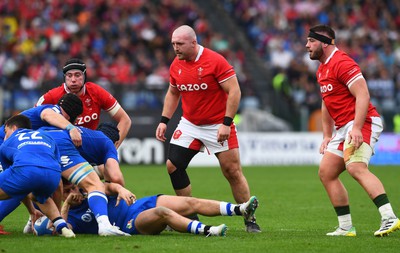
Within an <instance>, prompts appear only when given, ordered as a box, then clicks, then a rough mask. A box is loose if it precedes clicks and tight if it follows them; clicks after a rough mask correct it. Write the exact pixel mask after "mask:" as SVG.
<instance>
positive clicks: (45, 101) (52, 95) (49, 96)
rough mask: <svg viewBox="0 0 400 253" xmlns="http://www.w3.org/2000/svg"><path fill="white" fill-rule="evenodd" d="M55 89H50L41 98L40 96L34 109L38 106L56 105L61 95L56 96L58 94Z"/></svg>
mask: <svg viewBox="0 0 400 253" xmlns="http://www.w3.org/2000/svg"><path fill="white" fill-rule="evenodd" d="M57 91H58V90H57V88H56V89H51V90H49V91H48V92H46V93H45V94H44V95H43V96H41V97H40V98H39V100H38V101H37V102H36V104H35V107H36V106H39V105H49V104H51V105H55V104H57V103H58V100H59V99H60V98H61V96H62V94H61V93H60V94H59V95H60V96H58V95H57V94H58V93H59V92H57Z"/></svg>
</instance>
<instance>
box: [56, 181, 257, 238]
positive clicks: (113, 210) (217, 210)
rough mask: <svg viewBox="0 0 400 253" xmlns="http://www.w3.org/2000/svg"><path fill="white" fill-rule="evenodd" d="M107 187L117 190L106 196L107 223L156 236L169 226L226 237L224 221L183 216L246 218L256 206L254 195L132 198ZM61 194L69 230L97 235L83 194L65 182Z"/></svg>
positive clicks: (185, 230)
mask: <svg viewBox="0 0 400 253" xmlns="http://www.w3.org/2000/svg"><path fill="white" fill-rule="evenodd" d="M106 189H107V190H106V192H107V193H110V192H117V193H118V196H117V197H116V196H109V197H108V200H109V201H108V210H109V219H110V222H112V223H115V225H116V226H118V227H120V228H121V230H122V231H124V232H125V233H129V234H132V235H133V234H143V235H156V234H159V233H161V232H162V231H163V230H164V229H165V227H166V226H167V225H168V226H170V227H171V228H173V229H174V230H176V231H178V232H182V233H185V232H186V233H192V234H202V235H206V236H225V235H226V230H227V226H226V225H225V224H221V225H219V226H208V225H205V224H202V223H201V222H199V221H195V220H190V219H188V218H186V217H185V216H188V215H191V214H195V213H197V214H200V215H204V216H220V215H222V216H243V217H245V218H246V217H249V216H252V215H254V213H255V211H256V209H257V206H258V200H257V198H256V197H255V196H253V197H251V198H250V199H249V200H248V201H247V202H246V203H243V204H231V203H227V202H220V201H216V200H208V199H199V198H193V197H181V196H169V195H155V196H150V197H145V198H140V199H138V200H136V201H133V200H134V199H135V196H134V195H133V194H132V193H131V192H130V191H128V190H127V189H125V188H124V187H122V186H121V185H119V184H115V183H109V184H106ZM63 195H64V198H65V201H64V204H63V207H62V211H61V213H62V216H63V217H64V218H65V219H66V220H67V222H68V224H69V225H70V227H71V229H72V230H73V231H74V232H75V233H77V234H97V229H98V228H97V222H96V219H95V217H94V215H93V213H92V212H91V211H90V209H89V206H88V203H87V199H86V198H85V195H83V194H82V193H81V192H80V191H79V189H78V188H77V187H76V186H75V185H72V184H65V185H64V194H63ZM127 196H130V197H129V198H128V199H130V200H129V201H126V199H127ZM132 202H133V204H131V203H132ZM129 204H131V205H129Z"/></svg>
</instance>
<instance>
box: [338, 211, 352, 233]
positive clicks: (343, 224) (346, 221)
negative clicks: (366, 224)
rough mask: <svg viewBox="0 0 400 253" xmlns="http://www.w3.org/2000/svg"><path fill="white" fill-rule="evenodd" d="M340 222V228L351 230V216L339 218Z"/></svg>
mask: <svg viewBox="0 0 400 253" xmlns="http://www.w3.org/2000/svg"><path fill="white" fill-rule="evenodd" d="M338 221H339V227H340V228H341V229H344V230H349V229H350V228H351V227H352V226H353V222H352V221H351V215H350V214H345V215H341V216H338Z"/></svg>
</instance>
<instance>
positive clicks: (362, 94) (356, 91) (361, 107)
mask: <svg viewBox="0 0 400 253" xmlns="http://www.w3.org/2000/svg"><path fill="white" fill-rule="evenodd" d="M349 90H350V92H351V94H352V95H353V96H354V97H355V98H356V114H355V118H354V125H353V128H352V130H351V131H350V133H349V141H351V142H353V144H354V146H355V148H356V149H357V148H358V147H360V145H361V144H362V143H363V136H362V133H361V129H362V127H363V125H364V122H365V118H366V117H367V112H368V106H369V102H370V95H369V92H368V87H367V82H366V81H365V79H364V78H360V79H357V80H356V81H354V83H353V84H352V85H351V86H350V88H349Z"/></svg>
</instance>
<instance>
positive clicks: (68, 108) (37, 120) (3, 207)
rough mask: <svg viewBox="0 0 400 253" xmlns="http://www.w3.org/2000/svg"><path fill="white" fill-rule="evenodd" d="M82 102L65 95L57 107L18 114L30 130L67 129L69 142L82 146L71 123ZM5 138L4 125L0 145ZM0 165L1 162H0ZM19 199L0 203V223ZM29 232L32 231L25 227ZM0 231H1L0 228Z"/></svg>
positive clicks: (0, 130)
mask: <svg viewBox="0 0 400 253" xmlns="http://www.w3.org/2000/svg"><path fill="white" fill-rule="evenodd" d="M82 111H83V105H82V101H81V100H80V99H79V98H78V97H77V96H76V95H74V94H70V93H68V94H65V95H64V96H62V97H61V98H60V100H59V101H58V104H57V105H42V106H38V107H34V108H30V109H27V110H25V111H22V112H21V113H20V114H21V115H24V116H26V117H28V118H29V120H30V121H31V125H32V129H34V130H36V129H38V128H40V127H42V126H56V127H59V128H61V129H68V131H69V135H70V137H71V140H72V141H73V142H74V144H75V145H77V146H79V145H81V144H82V137H81V133H80V131H79V130H78V129H77V128H75V127H74V125H73V123H74V122H75V120H76V118H77V117H78V116H79V115H80V114H81V113H82ZM4 136H5V132H4V125H3V126H1V127H0V144H1V143H2V142H3V139H4ZM0 165H1V160H0ZM20 201H21V199H17V198H12V199H9V200H5V201H0V222H1V221H2V220H3V219H4V217H6V216H7V215H8V214H9V213H11V212H12V211H13V210H15V208H17V207H18V206H19V204H20ZM56 204H57V206H58V207H59V208H61V199H60V200H59V201H57V200H56ZM27 228H28V231H29V232H32V229H29V228H30V226H28V227H27ZM0 231H2V229H1V228H0Z"/></svg>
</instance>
